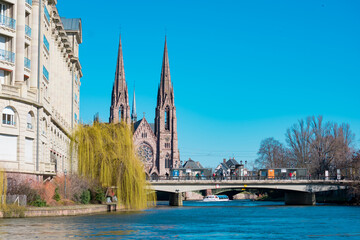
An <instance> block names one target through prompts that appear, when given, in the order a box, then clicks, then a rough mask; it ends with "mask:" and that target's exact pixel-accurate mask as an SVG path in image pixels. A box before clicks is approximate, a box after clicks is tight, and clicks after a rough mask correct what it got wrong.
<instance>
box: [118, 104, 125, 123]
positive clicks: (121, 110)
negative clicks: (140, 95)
mask: <svg viewBox="0 0 360 240" xmlns="http://www.w3.org/2000/svg"><path fill="white" fill-rule="evenodd" d="M119 119H120V120H124V107H123V105H121V106H120V108H119Z"/></svg>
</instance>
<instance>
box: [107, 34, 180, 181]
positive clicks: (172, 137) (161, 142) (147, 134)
mask: <svg viewBox="0 0 360 240" xmlns="http://www.w3.org/2000/svg"><path fill="white" fill-rule="evenodd" d="M131 110H132V111H131V115H130V105H129V94H128V87H127V83H126V80H125V69H124V59H123V53H122V46H121V38H120V39H119V49H118V56H117V64H116V72H115V81H114V86H113V89H112V96H111V107H110V119H109V121H110V123H118V122H121V121H125V122H126V123H127V124H128V125H129V126H130V125H132V126H133V131H134V132H133V141H134V145H135V149H136V152H137V153H138V156H139V157H140V159H141V160H142V161H143V163H144V166H145V170H146V174H147V175H148V177H152V178H154V177H157V176H169V175H170V171H171V169H173V168H179V167H180V156H179V149H178V137H177V126H176V125H177V123H176V108H175V103H174V89H173V85H172V82H171V76H170V65H169V56H168V51H167V44H166V38H165V46H164V56H163V60H162V68H161V77H160V85H159V88H158V92H157V103H156V108H155V119H154V123H149V122H148V121H147V119H146V118H145V116H144V117H143V118H142V119H140V120H137V114H136V101H135V90H134V97H133V104H132V109H131Z"/></svg>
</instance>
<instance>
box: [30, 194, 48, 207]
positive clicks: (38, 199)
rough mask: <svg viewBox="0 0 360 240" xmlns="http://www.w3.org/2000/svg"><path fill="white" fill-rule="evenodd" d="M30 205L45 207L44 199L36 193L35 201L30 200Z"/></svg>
mask: <svg viewBox="0 0 360 240" xmlns="http://www.w3.org/2000/svg"><path fill="white" fill-rule="evenodd" d="M30 205H31V206H34V207H46V201H44V200H43V199H41V197H40V196H39V195H37V196H36V198H35V201H32V202H30Z"/></svg>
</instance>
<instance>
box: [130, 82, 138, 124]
mask: <svg viewBox="0 0 360 240" xmlns="http://www.w3.org/2000/svg"><path fill="white" fill-rule="evenodd" d="M131 120H132V121H133V122H136V121H137V114H136V99H135V85H134V96H133V103H132V113H131Z"/></svg>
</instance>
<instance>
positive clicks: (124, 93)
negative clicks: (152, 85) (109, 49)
mask: <svg viewBox="0 0 360 240" xmlns="http://www.w3.org/2000/svg"><path fill="white" fill-rule="evenodd" d="M169 93H170V95H171V96H173V89H172V84H171V76H170V65H169V56H168V50H167V43H166V36H165V46H164V55H163V62H162V68H161V80H160V86H159V89H158V105H159V104H160V103H163V102H164V101H165V97H166V96H167V95H168V94H169ZM171 99H173V97H171ZM126 108H129V99H128V88H127V84H126V81H125V68H124V59H123V52H122V45H121V35H120V37H119V49H118V56H117V63H116V72H115V81H114V86H113V89H112V97H111V108H110V122H118V121H119V120H120V119H122V118H124V119H125V120H126V121H127V122H128V119H127V118H129V119H130V116H129V115H130V112H127V111H126ZM121 110H125V111H122V112H121ZM115 111H118V113H116V112H115ZM121 114H124V115H125V116H123V115H121ZM120 115H121V116H120ZM116 116H118V117H116ZM131 120H132V121H133V122H136V121H137V114H136V100H135V86H134V96H133V103H132V113H131Z"/></svg>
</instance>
